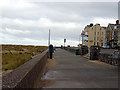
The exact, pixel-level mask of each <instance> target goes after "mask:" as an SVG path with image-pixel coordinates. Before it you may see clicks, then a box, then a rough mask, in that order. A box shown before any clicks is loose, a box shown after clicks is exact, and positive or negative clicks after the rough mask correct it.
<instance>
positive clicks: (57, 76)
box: [42, 49, 118, 90]
mask: <svg viewBox="0 0 120 90" xmlns="http://www.w3.org/2000/svg"><path fill="white" fill-rule="evenodd" d="M54 59H55V61H56V62H57V64H56V65H55V66H54V67H53V68H50V69H49V70H48V72H47V73H46V74H45V76H44V77H43V78H42V79H43V80H44V81H49V82H50V81H51V82H52V83H51V84H49V85H46V86H43V90H44V89H46V88H118V69H117V67H116V66H112V65H109V64H104V63H101V62H99V61H91V60H88V59H86V58H83V57H81V56H76V55H75V54H74V53H71V52H68V51H65V50H63V49H57V50H56V52H55V53H54Z"/></svg>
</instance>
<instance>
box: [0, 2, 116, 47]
mask: <svg viewBox="0 0 120 90" xmlns="http://www.w3.org/2000/svg"><path fill="white" fill-rule="evenodd" d="M25 1H27V0H3V1H2V4H1V5H0V10H2V13H1V14H0V21H1V23H2V25H1V27H0V30H1V32H0V43H2V44H26V45H48V31H49V29H50V30H51V44H53V45H56V46H60V45H63V43H64V42H63V40H64V38H66V39H67V40H66V41H67V42H66V45H71V46H77V45H78V44H79V35H80V33H81V30H83V29H84V27H85V26H86V25H88V24H90V23H93V24H96V23H99V24H101V26H107V25H108V23H115V21H116V20H117V19H118V2H84V3H83V2H38V1H34V0H30V1H29V2H28V1H27V2H25Z"/></svg>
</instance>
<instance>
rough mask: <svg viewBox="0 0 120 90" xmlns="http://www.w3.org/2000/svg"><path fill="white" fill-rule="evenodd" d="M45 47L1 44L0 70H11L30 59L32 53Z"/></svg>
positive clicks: (36, 52)
mask: <svg viewBox="0 0 120 90" xmlns="http://www.w3.org/2000/svg"><path fill="white" fill-rule="evenodd" d="M47 48H48V47H46V46H26V45H2V70H3V71H6V70H13V69H15V68H17V67H18V66H20V65H22V64H24V63H25V62H27V61H28V60H30V59H31V56H32V55H36V54H38V52H39V51H41V52H42V51H43V50H46V49H47ZM5 51H8V52H5ZM12 51H16V53H12ZM17 51H22V52H23V53H20V52H17Z"/></svg>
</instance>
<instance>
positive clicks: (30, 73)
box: [2, 49, 48, 90]
mask: <svg viewBox="0 0 120 90" xmlns="http://www.w3.org/2000/svg"><path fill="white" fill-rule="evenodd" d="M47 58H48V49H47V50H46V51H44V52H42V53H41V54H39V55H37V56H36V57H34V58H33V59H31V60H29V61H28V62H26V63H24V64H23V65H21V66H19V67H18V68H16V69H15V70H13V71H12V72H10V73H8V74H6V75H5V76H3V78H2V88H3V90H4V89H5V88H33V86H34V84H35V82H36V80H37V77H38V76H39V75H40V73H42V69H43V68H44V67H45V64H46V62H47Z"/></svg>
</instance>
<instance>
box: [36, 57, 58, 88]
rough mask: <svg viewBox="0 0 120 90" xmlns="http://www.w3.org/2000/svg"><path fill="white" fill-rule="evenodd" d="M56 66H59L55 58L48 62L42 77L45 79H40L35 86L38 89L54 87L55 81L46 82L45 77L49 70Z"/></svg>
mask: <svg viewBox="0 0 120 90" xmlns="http://www.w3.org/2000/svg"><path fill="white" fill-rule="evenodd" d="M56 64H57V62H56V61H55V59H54V58H53V59H48V60H47V63H46V67H45V69H44V70H43V75H42V77H43V78H39V80H38V83H37V85H36V86H35V87H36V88H42V87H46V86H50V85H52V84H53V83H54V81H53V80H46V79H44V75H45V74H46V72H47V71H48V70H49V69H52V68H54V67H55V66H56Z"/></svg>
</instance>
